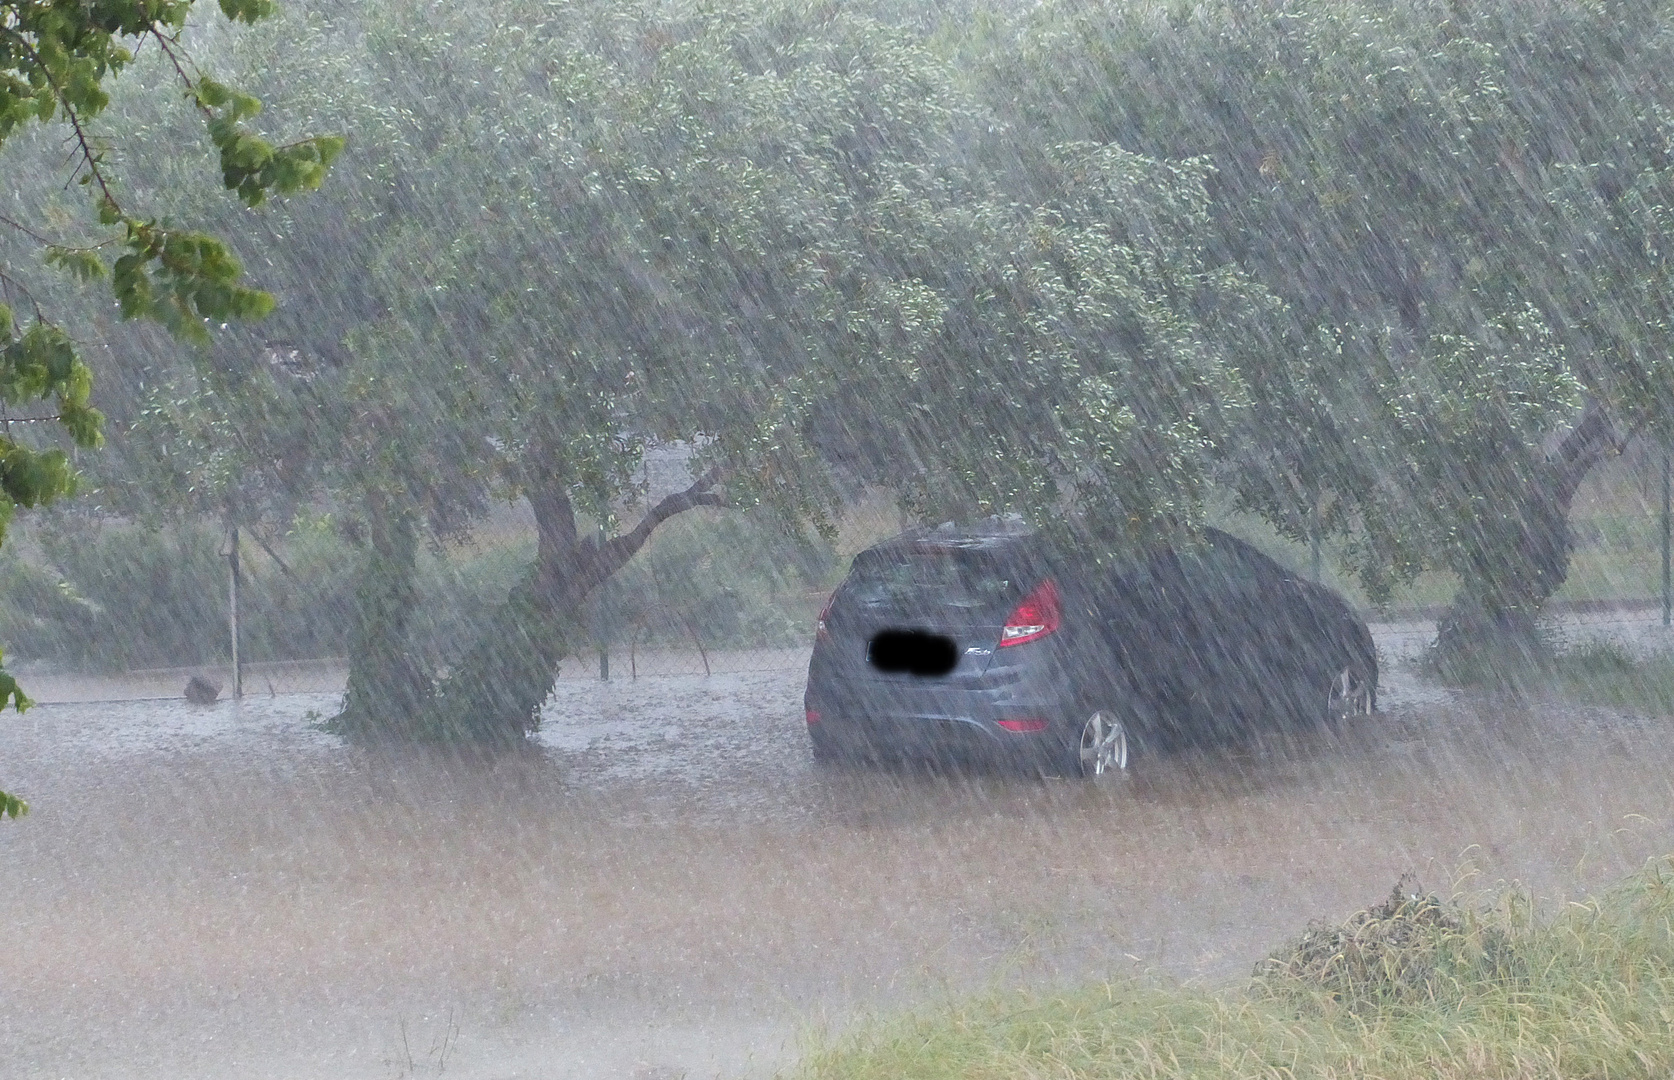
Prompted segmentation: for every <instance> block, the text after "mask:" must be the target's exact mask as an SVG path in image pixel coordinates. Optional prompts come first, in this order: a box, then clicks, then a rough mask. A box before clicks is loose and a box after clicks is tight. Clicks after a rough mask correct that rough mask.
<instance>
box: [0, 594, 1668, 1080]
mask: <svg viewBox="0 0 1674 1080" xmlns="http://www.w3.org/2000/svg"><path fill="white" fill-rule="evenodd" d="M1609 632H1612V633H1613V632H1615V631H1614V630H1611V631H1609ZM1626 633H1627V634H1628V636H1629V637H1631V638H1632V639H1633V640H1634V641H1635V642H1638V643H1640V644H1645V643H1649V645H1651V646H1654V645H1656V644H1657V643H1658V642H1659V641H1660V638H1659V637H1658V635H1659V634H1660V633H1661V630H1660V627H1649V626H1648V624H1647V625H1644V626H1641V625H1638V624H1634V625H1631V626H1628V628H1627V631H1626ZM1422 639H1423V633H1422V629H1421V628H1419V629H1413V628H1406V629H1403V628H1400V627H1384V628H1379V643H1380V647H1382V648H1383V650H1384V652H1385V654H1386V658H1387V659H1388V660H1389V661H1392V662H1393V667H1394V668H1395V670H1394V671H1393V672H1392V673H1391V674H1390V675H1389V676H1388V678H1387V679H1386V686H1385V691H1384V695H1383V705H1384V709H1383V711H1382V712H1381V713H1380V714H1379V715H1378V716H1376V717H1374V718H1372V720H1371V722H1370V723H1368V724H1366V725H1365V726H1364V727H1363V728H1361V729H1358V730H1355V731H1352V732H1349V733H1346V734H1344V735H1342V736H1340V737H1334V736H1331V735H1329V734H1328V733H1324V732H1320V733H1314V734H1310V735H1307V736H1303V737H1298V738H1293V739H1289V740H1277V739H1275V740H1270V741H1269V742H1268V743H1266V744H1262V745H1253V746H1247V747H1242V748H1236V749H1231V748H1229V749H1226V750H1222V751H1216V752H1201V753H1192V754H1177V755H1173V756H1168V757H1162V758H1152V759H1149V760H1136V762H1135V775H1134V776H1133V777H1132V778H1131V779H1130V781H1129V782H1127V783H1125V784H1124V785H1121V786H1119V787H1118V788H1117V789H1116V790H1113V791H1100V790H1094V789H1091V788H1088V787H1087V786H1085V785H1081V784H1076V783H1072V782H1067V781H1039V780H1033V779H1028V778H1024V777H1015V776H1006V775H996V774H992V773H982V772H965V773H960V772H953V773H939V774H938V773H928V772H924V771H922V770H912V769H902V768H896V769H861V770H853V771H845V772H838V773H822V772H820V771H816V770H815V769H814V768H813V767H812V766H811V764H810V762H809V760H808V756H807V751H806V745H805V741H804V734H803V731H802V720H801V688H802V671H801V670H800V669H799V668H797V667H795V666H784V664H785V663H787V661H784V660H782V659H781V660H778V661H775V662H776V663H778V664H780V666H779V667H777V668H776V669H773V670H757V671H736V670H734V671H718V672H717V673H716V674H715V675H713V676H711V677H709V678H704V677H702V676H701V675H680V676H655V677H646V678H641V679H639V680H638V681H623V680H619V681H615V682H612V683H610V684H599V683H597V682H595V681H590V680H583V679H566V680H563V681H561V682H560V683H559V686H558V691H557V693H556V695H555V697H554V699H553V701H552V703H551V705H550V706H549V709H548V712H547V720H546V727H545V730H544V731H543V733H542V736H541V738H540V741H539V743H538V745H535V746H531V747H530V748H529V749H528V750H527V751H526V752H523V753H519V754H516V755H512V756H510V757H502V758H499V759H495V760H460V759H457V758H448V757H444V756H440V755H435V754H427V753H406V754H399V755H391V754H375V753H368V752H364V751H357V750H353V749H350V748H347V747H344V746H343V745H341V744H340V743H339V741H338V740H336V739H335V738H333V737H331V736H329V735H325V734H322V733H320V732H318V731H316V730H314V729H313V728H312V727H311V725H310V720H309V713H310V711H313V712H315V713H328V712H330V711H331V709H332V707H333V706H334V705H335V703H336V696H335V695H333V694H326V693H320V694H311V695H310V694H289V695H287V694H278V695H273V696H265V697H264V696H257V697H249V698H246V699H245V700H244V701H243V702H242V703H239V704H233V703H222V704H219V705H216V706H211V707H207V708H192V707H188V706H186V705H184V703H179V702H163V701H143V702H131V703H79V704H61V705H45V706H41V707H39V708H37V709H35V710H32V711H31V712H29V713H27V714H25V715H24V716H21V717H14V716H12V715H10V714H8V715H7V716H6V717H5V719H4V720H3V721H0V777H3V778H4V780H5V782H6V785H7V787H8V789H9V790H14V791H16V792H18V793H20V794H23V795H25V796H26V797H27V798H29V799H30V800H31V802H32V803H33V804H34V812H33V813H32V814H31V815H30V816H29V817H27V818H25V819H23V820H22V821H18V822H7V823H4V824H3V825H0V896H4V897H6V900H5V902H4V906H3V908H0V987H5V994H4V998H5V1006H4V1008H0V1062H3V1063H4V1065H5V1067H4V1070H3V1071H4V1073H5V1075H6V1076H8V1077H11V1076H16V1077H20V1078H25V1077H27V1078H33V1077H63V1076H99V1077H145V1078H154V1077H164V1076H167V1077H181V1078H189V1077H345V1078H355V1077H399V1076H414V1075H434V1074H439V1073H443V1072H444V1070H445V1075H447V1076H450V1077H451V1076H461V1077H483V1078H489V1077H592V1076H601V1077H602V1076H613V1077H614V1076H627V1077H636V1076H637V1077H640V1078H642V1080H653V1078H662V1077H676V1076H681V1075H688V1076H692V1077H700V1076H713V1075H725V1076H738V1075H752V1074H755V1075H759V1074H763V1073H768V1072H770V1071H771V1069H772V1067H773V1066H774V1065H776V1064H782V1063H783V1062H785V1061H788V1060H790V1059H791V1058H793V1057H794V1055H795V1053H796V1050H797V1047H798V1045H799V1044H800V1043H799V1041H800V1040H801V1039H802V1038H803V1037H804V1036H805V1035H806V1034H807V1033H808V1032H810V1031H817V1030H820V1029H822V1028H826V1027H832V1026H837V1027H840V1026H841V1025H842V1024H843V1023H846V1022H848V1021H849V1020H850V1019H851V1018H852V1017H853V1016H855V1015H856V1014H857V1013H864V1012H865V1011H867V1010H888V1009H891V1008H896V1007H899V1006H902V1005H908V1004H912V1003H915V1002H924V1001H931V1000H935V999H936V998H937V997H939V996H942V995H945V994H949V993H960V992H966V991H970V990H972V989H981V988H983V987H987V986H992V985H995V984H1006V983H1013V982H1028V983H1032V984H1036V985H1043V984H1052V983H1059V982H1073V981H1077V980H1084V979H1088V978H1097V977H1101V976H1108V975H1124V974H1129V973H1135V972H1145V971H1150V972H1154V973H1157V974H1160V975H1162V976H1164V977H1171V978H1188V979H1204V980H1223V979H1228V978H1236V977H1237V976H1238V975H1240V974H1241V973H1243V972H1245V971H1247V970H1248V969H1249V967H1250V965H1251V964H1253V963H1254V962H1255V961H1256V960H1257V959H1258V958H1260V957H1261V956H1262V955H1264V954H1265V952H1266V951H1267V950H1269V949H1270V948H1272V947H1274V946H1276V945H1277V944H1279V943H1280V942H1281V941H1282V940H1283V939H1284V938H1286V937H1287V936H1290V935H1292V934H1294V933H1295V932H1297V931H1298V930H1300V929H1301V928H1302V927H1303V926H1304V925H1305V924H1306V923H1307V922H1308V921H1309V920H1310V919H1314V918H1341V917H1343V916H1345V915H1347V914H1348V913H1350V912H1352V911H1353V910H1355V909H1356V908H1358V907H1361V906H1364V905H1365V904H1367V903H1370V902H1373V901H1376V900H1378V899H1380V898H1381V897H1382V896H1384V895H1386V894H1387V892H1388V889H1389V887H1390V886H1391V884H1393V883H1394V881H1395V880H1396V879H1397V878H1398V877H1400V876H1401V875H1403V874H1408V873H1412V874H1416V875H1417V876H1418V877H1419V878H1420V879H1421V880H1422V881H1423V882H1424V883H1425V884H1426V885H1427V886H1428V887H1430V888H1434V889H1439V890H1448V889H1451V888H1453V887H1454V886H1455V883H1456V882H1460V883H1462V884H1463V885H1464V886H1465V887H1475V886H1484V887H1486V886H1491V885H1492V884H1493V883H1494V882H1495V881H1496V880H1500V879H1518V880H1522V881H1525V882H1529V883H1531V884H1533V885H1534V886H1535V887H1536V888H1537V890H1539V891H1540V893H1541V894H1542V895H1543V896H1546V897H1548V898H1551V899H1552V900H1553V901H1555V900H1556V899H1557V898H1558V897H1560V896H1563V895H1574V894H1576V893H1578V892H1580V891H1583V890H1585V889H1587V888H1589V887H1591V886H1594V885H1597V884H1599V883H1602V882H1604V881H1606V880H1608V879H1610V878H1612V877H1614V876H1617V875H1619V874H1621V873H1624V872H1626V871H1628V870H1630V869H1632V868H1634V867H1635V866H1637V865H1638V864H1639V863H1640V861H1641V860H1642V859H1644V858H1645V857H1647V856H1650V855H1653V854H1660V853H1664V852H1668V851H1674V809H1671V808H1674V787H1671V780H1670V776H1671V775H1674V769H1671V768H1670V766H1671V765H1674V720H1667V719H1662V718H1650V717H1638V716H1631V715H1623V714H1620V713H1616V712H1612V711H1609V710H1604V709H1593V708H1577V707H1574V706H1566V705H1561V704H1555V703H1538V702H1536V703H1529V702H1524V703H1490V702H1486V701H1483V700H1480V699H1473V698H1470V697H1466V696H1462V695H1458V694H1453V693H1450V692H1447V691H1443V690H1439V689H1437V688H1434V687H1429V686H1426V685H1424V684H1422V683H1420V682H1418V681H1417V680H1416V679H1415V678H1413V677H1412V676H1411V675H1410V674H1406V673H1404V672H1403V671H1402V670H1401V663H1402V661H1403V660H1404V659H1405V658H1408V657H1410V656H1411V654H1412V652H1413V650H1414V649H1415V648H1416V647H1417V646H1418V645H1419V644H1421V642H1422ZM794 659H795V658H794V657H792V658H791V660H790V661H788V662H791V663H793V662H794ZM738 666H748V665H738ZM1473 875H1474V876H1473Z"/></svg>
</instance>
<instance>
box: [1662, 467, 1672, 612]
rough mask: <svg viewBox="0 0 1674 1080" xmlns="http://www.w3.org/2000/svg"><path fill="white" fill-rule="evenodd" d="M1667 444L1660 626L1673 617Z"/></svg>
mask: <svg viewBox="0 0 1674 1080" xmlns="http://www.w3.org/2000/svg"><path fill="white" fill-rule="evenodd" d="M1668 456H1669V453H1668V444H1667V443H1664V444H1663V447H1662V625H1664V626H1667V625H1669V621H1670V617H1671V616H1674V581H1670V579H1669V567H1668V555H1669V551H1668V547H1669V539H1670V535H1671V532H1674V523H1671V521H1670V515H1669V490H1668V489H1669V475H1668V471H1669V461H1668Z"/></svg>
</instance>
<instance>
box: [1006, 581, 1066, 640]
mask: <svg viewBox="0 0 1674 1080" xmlns="http://www.w3.org/2000/svg"><path fill="white" fill-rule="evenodd" d="M1062 618H1063V606H1062V605H1061V604H1059V602H1058V586H1056V585H1054V584H1052V582H1050V581H1043V582H1041V583H1040V584H1039V585H1036V586H1035V589H1034V591H1033V592H1031V593H1030V594H1029V595H1028V596H1025V597H1024V598H1023V602H1022V603H1021V604H1018V605H1017V607H1016V608H1015V609H1014V610H1013V611H1012V613H1011V616H1010V618H1008V619H1006V625H1005V629H1003V630H1001V631H1000V647H1001V648H1005V647H1006V646H1008V645H1021V644H1023V643H1024V642H1025V641H1033V640H1035V639H1036V638H1043V637H1045V636H1046V635H1047V634H1050V633H1052V631H1054V630H1056V629H1058V623H1059V621H1060V620H1061V619H1062Z"/></svg>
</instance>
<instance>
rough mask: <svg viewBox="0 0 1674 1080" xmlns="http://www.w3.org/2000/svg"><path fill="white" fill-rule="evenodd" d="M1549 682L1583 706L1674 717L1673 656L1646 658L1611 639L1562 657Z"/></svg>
mask: <svg viewBox="0 0 1674 1080" xmlns="http://www.w3.org/2000/svg"><path fill="white" fill-rule="evenodd" d="M1536 685H1538V684H1536ZM1545 685H1546V687H1547V688H1549V689H1550V690H1551V691H1552V692H1553V693H1556V694H1557V695H1558V696H1560V697H1564V698H1567V699H1568V700H1570V701H1576V702H1580V703H1582V704H1588V705H1609V706H1613V707H1615V708H1619V709H1628V710H1632V711H1634V712H1641V713H1649V714H1650V715H1653V716H1674V654H1668V653H1658V654H1655V655H1652V656H1648V657H1642V658H1641V657H1635V656H1633V655H1631V654H1629V653H1627V652H1626V651H1625V650H1623V649H1622V648H1621V647H1620V646H1618V645H1615V644H1613V643H1610V642H1597V643H1591V644H1588V645H1585V646H1583V647H1581V648H1579V649H1575V650H1573V651H1571V652H1567V653H1563V654H1561V655H1559V656H1558V657H1557V658H1556V659H1555V660H1554V661H1553V662H1552V665H1551V668H1550V670H1549V671H1548V672H1547V673H1546V675H1545Z"/></svg>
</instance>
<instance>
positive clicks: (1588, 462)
mask: <svg viewBox="0 0 1674 1080" xmlns="http://www.w3.org/2000/svg"><path fill="white" fill-rule="evenodd" d="M1626 446H1627V438H1626V437H1624V436H1623V435H1622V434H1621V432H1620V431H1618V430H1617V429H1616V424H1615V421H1613V420H1612V419H1611V417H1610V413H1609V411H1608V410H1606V409H1605V407H1604V406H1603V405H1601V404H1599V401H1598V399H1597V398H1595V397H1590V396H1589V397H1588V398H1587V401H1586V405H1585V406H1584V407H1583V409H1582V412H1581V419H1580V420H1579V421H1578V422H1577V423H1576V425H1575V426H1574V427H1573V428H1571V429H1570V430H1569V433H1568V434H1567V435H1565V436H1564V439H1563V442H1562V443H1560V444H1559V445H1558V450H1557V453H1556V454H1554V455H1553V459H1552V464H1553V465H1554V466H1555V467H1556V471H1557V483H1556V484H1555V485H1554V488H1555V492H1556V494H1557V496H1558V499H1559V501H1560V502H1561V503H1562V504H1563V505H1564V506H1566V507H1567V506H1568V505H1569V503H1570V501H1571V500H1572V499H1573V498H1574V497H1575V492H1576V490H1577V489H1579V488H1580V486H1581V481H1582V480H1585V479H1586V477H1587V474H1588V473H1589V472H1591V471H1592V469H1593V466H1595V465H1597V464H1598V463H1599V462H1600V461H1602V460H1603V459H1604V458H1605V456H1606V455H1609V454H1619V453H1621V452H1622V450H1623V449H1624V448H1625V447H1626Z"/></svg>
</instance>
